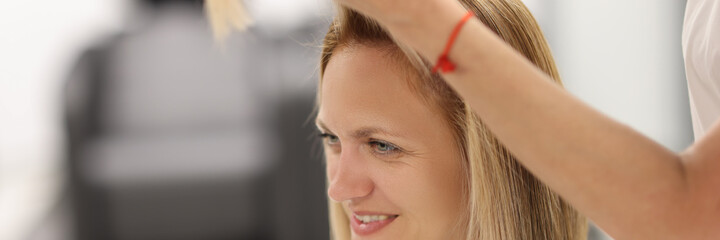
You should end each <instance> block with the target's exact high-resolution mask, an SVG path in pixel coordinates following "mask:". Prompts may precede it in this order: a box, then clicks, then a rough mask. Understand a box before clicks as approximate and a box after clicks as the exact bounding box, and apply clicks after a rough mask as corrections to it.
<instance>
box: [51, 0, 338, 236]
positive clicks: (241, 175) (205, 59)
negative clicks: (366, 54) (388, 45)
mask: <svg viewBox="0 0 720 240" xmlns="http://www.w3.org/2000/svg"><path fill="white" fill-rule="evenodd" d="M143 4H146V5H144V6H146V7H145V11H147V12H145V13H144V14H141V15H138V16H137V17H138V18H140V20H138V22H137V24H135V25H136V26H137V27H136V28H131V29H130V31H128V32H125V33H122V34H118V35H116V36H113V37H111V38H109V39H108V40H107V41H104V42H103V43H101V44H99V45H98V46H95V47H93V48H91V49H90V50H88V51H87V52H85V53H84V54H83V55H82V56H81V58H80V60H79V61H78V63H77V65H76V67H75V69H74V70H73V72H72V74H71V76H70V78H69V80H68V82H67V86H66V92H65V94H64V95H65V103H64V104H65V110H66V111H65V113H66V125H67V132H68V135H67V136H68V161H67V169H68V176H69V181H68V182H69V183H70V186H69V188H70V195H71V205H72V213H73V215H74V216H73V217H74V222H75V224H74V225H75V235H76V239H78V240H98V239H103V240H115V239H118V240H165V239H168V240H170V239H172V240H183V239H188V240H190V239H193V240H194V239H203V240H225V239H327V238H328V236H327V235H328V229H327V209H326V198H325V183H324V182H325V181H324V171H323V165H322V162H321V160H320V155H319V152H318V153H317V154H315V155H312V154H311V149H312V139H310V136H312V133H313V130H312V129H313V124H312V123H309V124H305V122H306V120H307V118H308V116H309V115H310V113H311V111H312V107H313V96H312V93H311V92H295V91H291V90H288V89H283V88H282V86H284V83H286V82H290V81H306V80H308V79H311V78H312V76H313V75H312V71H313V70H314V69H313V68H312V67H311V66H313V65H314V64H315V62H316V60H315V59H317V56H316V55H315V54H307V52H308V49H307V47H305V46H302V45H301V44H299V43H298V41H297V39H296V38H292V37H288V36H289V35H278V36H276V35H272V34H264V33H262V31H259V32H255V33H250V34H247V35H243V36H240V37H237V38H232V39H229V40H228V41H227V42H226V43H225V44H224V45H223V46H222V47H219V46H218V45H217V44H216V43H215V42H214V41H213V39H212V38H211V36H212V34H211V33H210V32H209V30H208V28H207V23H206V22H205V20H204V16H203V14H202V8H201V2H199V1H177V0H174V1H162V0H153V1H144V3H143ZM319 29H324V26H323V24H317V23H310V24H308V25H307V27H306V28H302V29H297V31H296V32H294V33H291V34H290V35H292V34H295V35H296V36H311V35H312V33H316V34H318V33H319V32H318V31H322V30H319ZM310 50H311V51H310V52H312V49H310ZM308 67H310V68H309V70H308ZM308 73H310V74H308Z"/></svg>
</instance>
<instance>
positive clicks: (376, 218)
mask: <svg viewBox="0 0 720 240" xmlns="http://www.w3.org/2000/svg"><path fill="white" fill-rule="evenodd" d="M353 215H355V218H357V219H358V220H360V221H362V222H363V223H369V222H375V221H382V220H385V219H388V218H390V216H388V215H357V214H353Z"/></svg>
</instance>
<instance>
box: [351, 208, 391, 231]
mask: <svg viewBox="0 0 720 240" xmlns="http://www.w3.org/2000/svg"><path fill="white" fill-rule="evenodd" d="M399 216H400V215H384V214H371V213H360V214H357V213H353V215H352V219H351V221H350V227H351V228H352V230H353V232H354V233H355V234H357V235H359V236H367V235H371V234H373V233H376V232H378V231H380V230H381V229H383V228H385V227H386V226H387V225H389V224H390V223H392V222H393V221H394V220H395V219H397V218H398V217H399Z"/></svg>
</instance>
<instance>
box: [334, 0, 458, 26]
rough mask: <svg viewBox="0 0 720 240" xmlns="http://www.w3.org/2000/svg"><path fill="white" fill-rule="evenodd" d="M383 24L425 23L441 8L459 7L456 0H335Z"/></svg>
mask: <svg viewBox="0 0 720 240" xmlns="http://www.w3.org/2000/svg"><path fill="white" fill-rule="evenodd" d="M335 2H337V3H339V4H340V5H342V6H345V7H348V8H351V9H353V10H355V11H358V12H360V13H362V14H364V15H366V16H368V17H371V18H373V19H375V20H378V21H379V22H380V23H381V24H383V25H408V24H414V23H421V24H422V23H423V22H426V21H428V20H430V21H432V18H434V17H436V16H437V13H438V10H439V9H448V8H452V7H459V4H458V3H457V1H456V0H335Z"/></svg>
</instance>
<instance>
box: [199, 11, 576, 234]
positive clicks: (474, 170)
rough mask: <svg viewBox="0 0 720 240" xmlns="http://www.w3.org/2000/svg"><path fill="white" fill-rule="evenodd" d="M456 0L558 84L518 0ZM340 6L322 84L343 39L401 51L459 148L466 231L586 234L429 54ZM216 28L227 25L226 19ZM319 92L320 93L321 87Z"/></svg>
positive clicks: (340, 220) (334, 228)
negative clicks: (435, 69) (433, 66)
mask: <svg viewBox="0 0 720 240" xmlns="http://www.w3.org/2000/svg"><path fill="white" fill-rule="evenodd" d="M209 1H225V2H230V1H237V0H209ZM459 2H460V3H462V5H463V6H464V7H465V8H467V9H468V10H471V11H473V12H474V13H475V15H476V16H477V17H478V19H479V20H480V21H482V22H483V23H484V24H485V25H487V26H488V27H489V28H490V29H492V30H493V31H494V32H495V33H496V34H497V35H498V36H500V37H501V38H502V39H503V40H505V41H506V42H507V43H508V44H509V45H510V46H512V47H513V48H515V49H516V50H517V51H519V52H520V53H522V54H523V55H524V56H525V57H527V58H528V59H529V60H530V61H531V62H532V63H534V64H535V65H536V66H537V67H538V68H539V69H541V70H542V71H544V72H545V73H546V74H548V75H549V76H551V77H552V79H553V80H554V81H555V82H556V83H557V84H560V85H561V84H562V83H561V81H560V76H559V74H558V71H557V67H556V65H555V62H554V60H553V58H552V54H551V52H550V48H549V47H548V45H547V42H546V40H545V37H544V36H543V34H542V31H541V30H540V27H539V26H538V24H537V22H536V21H535V19H534V17H533V16H532V14H531V13H530V11H529V10H528V9H527V8H526V7H525V5H524V4H523V3H522V1H521V0H459ZM208 10H209V11H208V12H209V13H210V15H211V17H210V18H211V19H216V20H214V21H213V23H217V22H222V21H225V23H227V20H222V19H233V18H232V17H230V18H229V17H228V16H227V15H226V14H227V12H226V11H225V10H222V9H217V7H213V8H208ZM338 10H339V12H338V15H337V17H336V18H335V19H334V20H333V22H332V23H331V26H330V29H329V31H328V33H327V35H326V36H325V38H324V40H323V46H322V52H321V59H320V84H319V86H321V85H322V81H323V76H324V72H325V69H326V67H327V65H328V62H329V61H330V59H331V58H332V56H333V53H334V52H335V51H336V50H339V49H340V48H342V47H345V46H351V45H353V44H364V45H366V46H371V47H380V48H383V49H387V50H388V52H389V53H399V54H393V55H395V56H397V58H398V60H399V62H400V63H401V64H400V67H401V68H403V69H408V70H409V71H408V72H409V73H410V74H412V75H413V77H411V78H408V79H409V80H408V83H409V86H410V87H411V88H412V89H413V90H414V91H415V92H416V93H417V94H419V96H422V97H423V99H426V100H427V102H428V103H429V104H433V105H436V106H438V107H439V108H437V109H441V111H442V114H443V115H444V117H445V118H446V119H447V122H448V123H449V125H451V126H452V129H453V134H454V136H455V140H456V141H457V143H458V146H460V148H461V150H462V152H463V162H462V166H463V169H464V174H465V178H464V179H466V182H464V183H463V186H464V187H465V195H466V202H464V203H458V204H464V205H465V207H466V208H467V211H466V212H467V216H464V218H463V219H461V223H462V224H464V228H462V229H464V230H466V231H467V232H466V236H467V239H493V240H494V239H553V240H555V239H567V240H582V239H585V238H586V233H587V230H586V228H587V224H586V220H585V218H584V217H583V216H581V215H580V214H579V213H578V212H577V211H576V210H575V209H573V208H572V207H571V206H570V205H568V204H567V203H566V202H565V201H564V200H563V199H561V198H560V197H559V196H558V195H557V194H556V193H554V192H553V191H552V190H550V189H549V188H548V187H547V186H546V185H544V184H543V183H541V182H540V181H539V180H538V179H537V178H535V177H534V176H533V175H532V174H531V173H530V172H528V171H527V170H526V169H525V168H524V167H523V166H521V164H520V163H519V162H518V161H517V160H516V159H515V157H514V156H513V155H512V153H510V152H509V151H508V150H507V149H506V148H505V147H504V146H503V145H502V144H501V143H500V142H499V141H498V140H497V138H496V137H495V136H494V135H493V134H492V133H491V132H490V130H489V129H488V128H487V127H486V126H485V125H484V124H483V122H482V119H481V118H480V117H478V116H477V115H476V114H475V113H474V112H473V110H472V109H471V108H470V106H469V105H468V104H467V103H465V102H464V101H463V100H462V99H461V98H460V97H459V96H458V95H457V93H455V92H454V91H453V90H452V89H451V88H450V87H449V86H448V85H447V84H446V83H445V82H444V81H443V80H442V79H441V78H440V76H438V75H433V74H431V73H430V71H429V69H430V66H429V65H428V61H427V60H426V59H424V58H422V57H421V56H420V55H419V54H418V53H417V52H416V51H413V50H412V49H410V48H408V47H407V46H405V45H403V44H401V43H398V42H397V41H394V40H393V38H392V36H391V35H390V34H388V33H387V32H386V31H385V30H384V29H383V28H382V27H381V26H380V25H379V24H378V23H377V22H375V21H374V20H372V19H370V18H367V17H364V16H363V15H361V14H359V13H357V12H355V11H352V10H350V9H347V8H343V7H339V8H338ZM216 14H217V15H216ZM217 19H220V20H217ZM215 28H216V29H225V30H227V29H228V25H227V24H223V25H221V26H217V25H216V27H215ZM317 94H318V95H317V96H318V99H320V97H321V95H320V91H318V93H317ZM318 103H319V101H318ZM328 207H329V210H330V216H329V217H330V228H331V233H330V234H331V235H332V237H333V239H335V240H345V239H350V229H349V222H348V221H349V217H348V216H347V215H346V213H345V212H344V210H343V209H342V206H341V204H340V203H337V202H333V201H332V200H329V202H328Z"/></svg>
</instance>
